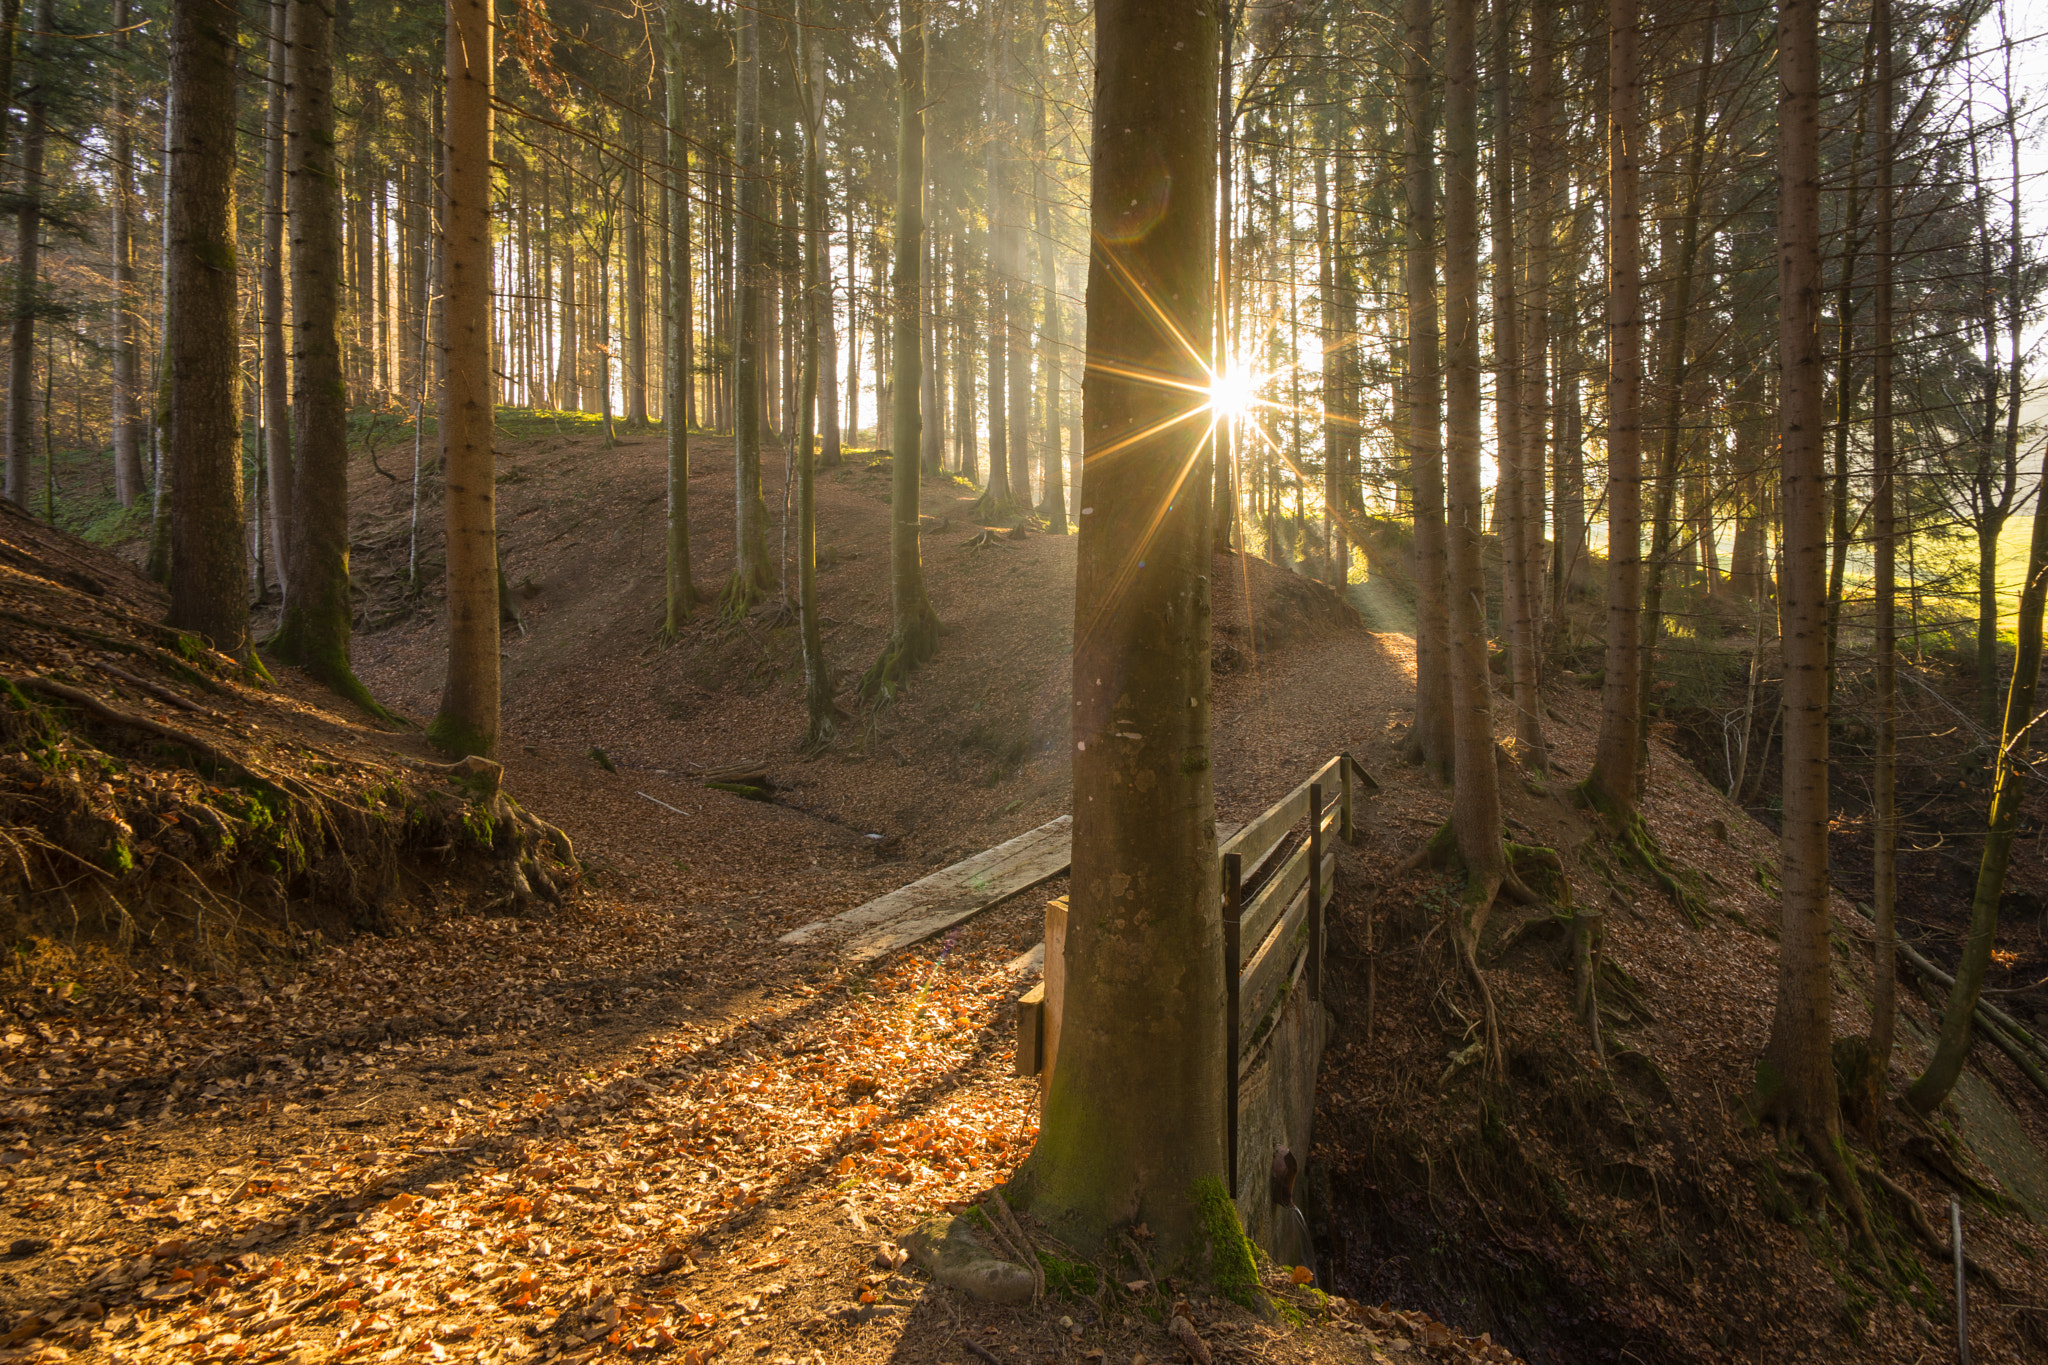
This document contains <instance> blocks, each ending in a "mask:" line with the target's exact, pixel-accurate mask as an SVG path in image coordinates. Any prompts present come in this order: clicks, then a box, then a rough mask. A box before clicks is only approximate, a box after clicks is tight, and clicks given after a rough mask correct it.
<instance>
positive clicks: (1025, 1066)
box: [1010, 981, 1045, 1076]
mask: <svg viewBox="0 0 2048 1365" xmlns="http://www.w3.org/2000/svg"><path fill="white" fill-rule="evenodd" d="M1044 1069H1045V983H1044V982H1043V981H1041V982H1039V983H1038V984H1037V985H1036V986H1033V987H1032V988H1031V989H1030V990H1028V991H1026V992H1024V994H1023V995H1021V996H1019V997H1018V998H1017V1063H1016V1065H1015V1066H1014V1067H1012V1068H1011V1070H1010V1074H1011V1075H1013V1076H1036V1075H1037V1074H1038V1073H1039V1072H1040V1071H1042V1070H1044Z"/></svg>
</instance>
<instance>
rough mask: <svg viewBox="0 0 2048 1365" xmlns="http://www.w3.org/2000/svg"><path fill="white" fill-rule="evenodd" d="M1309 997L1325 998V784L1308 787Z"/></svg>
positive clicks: (1312, 784)
mask: <svg viewBox="0 0 2048 1365" xmlns="http://www.w3.org/2000/svg"><path fill="white" fill-rule="evenodd" d="M1308 998H1309V999H1311V1000H1320V999H1322V998H1323V784H1322V783H1320V782H1311V783H1310V784H1309V788H1308Z"/></svg>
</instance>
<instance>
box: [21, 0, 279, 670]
mask: <svg viewBox="0 0 2048 1365" xmlns="http://www.w3.org/2000/svg"><path fill="white" fill-rule="evenodd" d="M49 16H50V5H49V0H43V3H42V5H41V6H40V13H39V16H38V18H37V21H36V22H37V27H38V29H39V30H40V31H42V32H45V33H47V32H49V31H50V17H49ZM240 25H241V18H240V16H239V14H237V12H236V10H235V7H234V6H233V5H231V4H228V3H226V0H193V2H192V3H190V4H180V5H176V6H173V7H172V10H171V91H170V99H171V120H172V129H171V136H170V139H169V143H170V162H171V169H170V181H171V183H170V206H169V223H168V225H167V229H168V230H167V232H166V234H165V235H166V238H167V242H168V246H169V260H168V261H166V263H165V280H164V288H165V292H166V295H167V312H168V314H169V319H170V327H169V331H168V333H167V334H166V336H165V339H164V349H165V352H166V356H165V376H164V378H165V394H166V399H167V401H166V403H165V406H166V408H167V409H168V413H169V419H170V421H169V430H168V431H167V433H166V442H165V444H166V453H167V461H166V462H167V463H168V465H169V466H170V471H171V478H170V484H171V489H170V491H171V495H172V501H171V506H170V586H171V610H170V615H169V617H168V618H167V619H168V620H169V622H170V624H171V625H173V626H177V627H179V628H180V629H183V630H191V631H196V632H198V633H199V634H200V635H202V636H204V637H205V638H206V639H207V640H208V641H210V642H211V643H212V645H213V647H214V648H215V649H218V650H220V651H221V652H222V653H225V654H231V655H234V656H235V657H236V658H244V659H246V658H251V657H253V656H252V655H251V654H250V650H249V569H248V561H247V558H246V557H245V554H244V550H243V542H242V401H241V386H242V383H241V381H242V371H241V357H240V355H239V353H238V352H239V347H238V344H237V339H238V337H239V335H240V326H241V319H240V317H239V316H238V303H239V301H238V299H237V297H236V275H235V181H234V177H235V86H236V79H235V64H236V59H237V58H238V56H239V55H240V54H239V51H238V43H237V30H238V29H239V28H240ZM30 119H31V123H30V129H31V131H33V130H34V126H35V125H34V119H35V112H34V110H33V108H32V109H31V111H30ZM24 211H26V210H24ZM14 425H15V424H14V422H13V418H12V414H11V413H10V418H9V430H10V438H11V436H12V432H13V428H14ZM8 453H9V458H10V462H11V460H12V456H13V451H12V450H11V449H10V450H9V452H8Z"/></svg>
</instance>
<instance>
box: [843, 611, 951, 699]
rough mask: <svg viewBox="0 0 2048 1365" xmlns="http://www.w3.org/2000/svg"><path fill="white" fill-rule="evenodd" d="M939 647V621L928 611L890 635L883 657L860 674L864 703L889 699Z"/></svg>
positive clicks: (861, 695)
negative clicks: (908, 625)
mask: <svg viewBox="0 0 2048 1365" xmlns="http://www.w3.org/2000/svg"><path fill="white" fill-rule="evenodd" d="M938 648H939V618H938V617H936V616H934V615H933V614H932V612H931V609H930V608H926V609H925V612H924V614H923V616H922V617H921V618H920V619H918V620H917V621H916V622H915V623H913V624H912V625H911V626H910V627H908V628H907V629H899V630H896V631H894V632H892V633H891V634H890V636H889V643H888V644H887V645H886V646H885V647H884V648H883V650H882V656H881V657H880V658H879V659H876V660H875V661H874V663H873V664H871V665H869V667H868V671H867V672H866V673H864V674H863V675H861V680H860V699H861V700H862V701H865V702H872V701H876V700H882V701H887V700H890V699H891V698H893V697H894V696H895V695H896V693H897V691H898V689H900V688H901V687H902V686H903V684H904V682H905V681H907V680H908V679H909V677H910V675H911V673H912V672H914V671H915V670H916V669H917V668H918V667H919V666H920V665H921V664H923V663H924V661H925V660H927V659H929V658H931V657H932V655H933V654H934V653H936V652H937V651H938Z"/></svg>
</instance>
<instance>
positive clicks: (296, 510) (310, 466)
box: [270, 0, 387, 717]
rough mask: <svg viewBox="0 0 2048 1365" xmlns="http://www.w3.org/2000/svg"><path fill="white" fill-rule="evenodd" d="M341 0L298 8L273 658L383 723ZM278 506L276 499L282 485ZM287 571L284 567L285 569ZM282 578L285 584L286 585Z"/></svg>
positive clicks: (305, 0)
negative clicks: (347, 234)
mask: <svg viewBox="0 0 2048 1365" xmlns="http://www.w3.org/2000/svg"><path fill="white" fill-rule="evenodd" d="M331 3H332V0H289V3H288V6H287V9H288V13H289V19H288V28H289V32H290V37H291V47H290V56H289V58H288V59H287V61H286V63H285V70H284V75H285V87H286V89H287V91H288V92H289V95H288V99H287V101H286V109H285V120H284V126H283V128H282V129H281V131H282V132H283V133H284V136H285V145H286V151H287V156H286V165H287V174H288V176H289V183H290V196H291V215H290V226H291V287H292V340H293V343H294V344H293V346H292V378H293V381H294V382H295V383H296V385H297V388H296V390H295V391H294V392H293V394H292V411H293V413H294V414H295V415H296V417H297V419H298V420H297V421H296V422H295V423H294V424H293V425H294V427H295V431H296V440H295V441H294V442H293V450H292V461H291V465H292V470H293V476H294V482H293V485H292V496H293V499H294V503H293V506H292V511H291V522H290V524H291V528H292V536H291V540H290V542H289V543H288V545H287V546H286V547H283V548H284V553H286V554H288V555H289V556H290V559H289V564H290V572H289V578H290V582H291V583H292V591H291V595H290V597H289V598H287V599H286V602H285V608H284V615H283V617H282V618H281V619H280V621H279V623H278V630H277V634H276V636H274V637H273V638H272V639H271V641H270V648H271V650H272V651H274V652H275V653H276V654H277V655H278V657H280V658H282V659H285V660H287V661H288V662H291V663H294V664H297V665H299V666H300V667H301V668H304V669H305V670H306V671H307V672H308V673H311V674H312V675H313V676H314V677H315V678H317V679H318V680H319V681H320V682H322V683H324V684H326V685H327V686H328V687H330V688H332V689H333V690H334V691H335V692H337V693H339V694H340V695H342V696H344V697H347V698H348V699H349V700H351V701H353V702H355V703H356V704H357V705H358V706H361V707H362V708H363V709H364V710H366V711H368V712H370V713H371V714H372V715H376V716H379V717H383V716H385V715H386V714H387V713H386V712H385V711H384V708H382V707H381V706H379V705H378V704H377V703H376V702H375V701H374V700H373V699H372V698H371V696H370V694H369V692H368V690H367V689H365V688H364V687H363V685H362V683H361V682H359V681H357V679H356V675H355V671H354V669H353V668H351V667H350V665H349V634H350V630H351V628H352V627H353V625H354V618H355V606H354V603H353V602H352V600H351V599H350V596H349V578H348V391H347V388H346V386H345V384H344V381H343V374H342V356H341V274H342V246H341V183H340V181H339V179H338V178H337V176H336V169H337V168H336V166H335V155H334V148H335V143H334V11H333V10H332V9H330V8H328V6H329V4H331ZM272 488H273V492H272V497H273V499H274V498H276V497H277V493H276V491H275V485H274V484H273V485H272ZM280 562H284V561H280ZM281 576H282V575H281Z"/></svg>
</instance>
